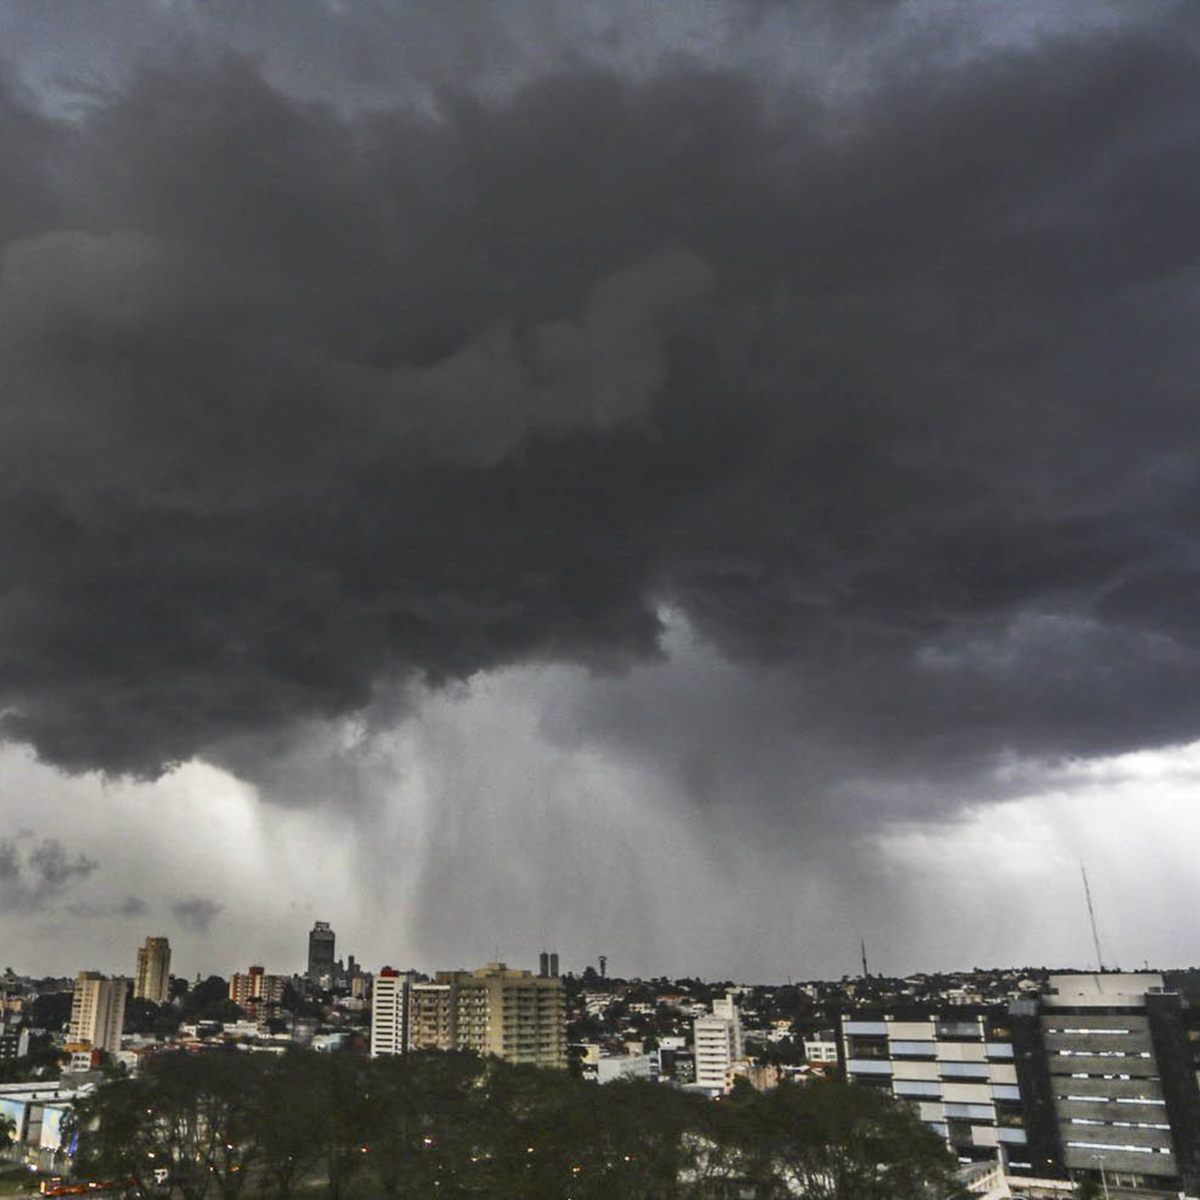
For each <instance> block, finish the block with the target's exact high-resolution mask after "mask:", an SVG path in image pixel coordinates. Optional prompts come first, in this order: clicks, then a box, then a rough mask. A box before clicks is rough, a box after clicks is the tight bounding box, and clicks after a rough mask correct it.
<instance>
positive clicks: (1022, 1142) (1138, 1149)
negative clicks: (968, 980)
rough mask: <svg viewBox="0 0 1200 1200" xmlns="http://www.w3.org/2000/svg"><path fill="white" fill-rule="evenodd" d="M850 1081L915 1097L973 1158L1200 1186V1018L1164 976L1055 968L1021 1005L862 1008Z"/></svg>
mask: <svg viewBox="0 0 1200 1200" xmlns="http://www.w3.org/2000/svg"><path fill="white" fill-rule="evenodd" d="M839 1049H840V1053H841V1056H842V1063H843V1066H844V1069H845V1072H846V1077H847V1078H848V1079H849V1080H851V1081H852V1082H854V1083H858V1084H861V1085H865V1086H873V1087H880V1088H884V1089H886V1090H887V1091H889V1092H890V1093H891V1094H892V1095H893V1096H895V1097H897V1098H898V1099H903V1100H907V1101H909V1102H910V1103H912V1104H913V1105H914V1106H915V1107H916V1109H917V1111H918V1112H919V1114H920V1116H921V1119H922V1120H923V1121H925V1122H926V1123H927V1124H929V1125H930V1126H931V1127H932V1128H933V1129H935V1130H937V1131H938V1132H939V1133H940V1134H941V1135H942V1136H943V1137H944V1138H945V1139H946V1144H947V1146H948V1147H949V1148H950V1149H951V1150H952V1151H953V1152H954V1153H955V1154H956V1155H957V1157H958V1159H959V1162H960V1163H962V1164H964V1165H967V1164H984V1163H989V1162H995V1163H998V1164H999V1165H1000V1167H1002V1168H1003V1170H1004V1172H1005V1173H1006V1174H1008V1175H1010V1176H1013V1177H1018V1176H1031V1177H1037V1178H1042V1179H1048V1180H1055V1179H1061V1180H1066V1179H1072V1180H1076V1181H1082V1180H1084V1179H1089V1178H1090V1179H1091V1180H1092V1181H1093V1182H1094V1183H1095V1184H1096V1186H1097V1187H1099V1188H1101V1189H1102V1190H1103V1189H1113V1190H1114V1191H1117V1190H1119V1191H1120V1194H1129V1193H1133V1194H1141V1195H1145V1196H1147V1197H1171V1200H1175V1198H1176V1197H1178V1196H1180V1195H1188V1196H1193V1195H1200V1086H1198V1084H1197V1067H1198V1066H1200V1062H1197V1061H1196V1060H1197V1058H1200V1024H1197V1023H1196V1022H1195V1020H1194V1018H1191V1019H1190V1014H1189V1010H1187V1009H1185V1007H1184V1006H1183V1004H1182V1001H1181V999H1180V997H1179V996H1178V995H1176V994H1174V993H1170V992H1166V991H1165V990H1164V989H1163V980H1162V977H1161V976H1159V975H1153V974H1144V975H1143V974H1123V973H1119V972H1105V973H1101V974H1095V975H1053V976H1051V977H1050V979H1049V983H1048V986H1047V989H1046V991H1045V992H1044V993H1043V994H1041V995H1035V996H1031V997H1028V998H1025V999H1021V1000H1017V1001H1014V1002H1013V1003H1012V1004H1010V1005H1009V1006H1008V1007H1007V1009H1003V1008H1000V1007H992V1008H986V1009H979V1010H971V1011H968V1010H966V1009H964V1008H961V1007H954V1008H946V1009H944V1010H941V1011H938V1012H932V1013H930V1012H910V1013H899V1012H897V1013H888V1014H880V1015H871V1016H867V1015H865V1014H863V1015H855V1016H851V1017H847V1018H844V1019H843V1021H842V1023H841V1028H840V1031H839Z"/></svg>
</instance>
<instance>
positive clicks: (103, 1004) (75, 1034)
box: [68, 971, 128, 1054]
mask: <svg viewBox="0 0 1200 1200" xmlns="http://www.w3.org/2000/svg"><path fill="white" fill-rule="evenodd" d="M127 983H128V981H127V980H125V979H124V978H122V977H120V976H118V977H117V978H116V979H106V978H105V977H104V976H103V975H101V974H99V973H98V972H96V971H80V972H79V974H78V976H77V977H76V979H75V994H74V996H73V998H72V1000H71V1027H70V1034H69V1035H68V1040H69V1043H71V1044H74V1045H77V1046H82V1045H86V1046H88V1047H90V1048H91V1049H93V1050H105V1051H107V1052H108V1053H109V1054H116V1053H117V1051H118V1050H120V1049H121V1026H122V1025H123V1024H124V1022H125V992H126V988H127Z"/></svg>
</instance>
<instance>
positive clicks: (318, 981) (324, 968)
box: [305, 921, 335, 987]
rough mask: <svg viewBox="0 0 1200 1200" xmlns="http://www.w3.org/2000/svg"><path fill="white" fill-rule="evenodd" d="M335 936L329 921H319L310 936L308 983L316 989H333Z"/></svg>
mask: <svg viewBox="0 0 1200 1200" xmlns="http://www.w3.org/2000/svg"><path fill="white" fill-rule="evenodd" d="M334 940H335V935H334V932H333V930H332V928H330V925H329V922H328V921H317V922H316V923H315V924H314V925H313V927H312V929H311V930H310V932H309V935H308V970H307V971H306V972H305V975H306V976H307V978H308V982H309V983H311V984H313V985H314V986H316V987H332V986H333V982H334V979H333V975H334V958H333V954H334Z"/></svg>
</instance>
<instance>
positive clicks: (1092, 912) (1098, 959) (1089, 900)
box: [1079, 863, 1104, 975]
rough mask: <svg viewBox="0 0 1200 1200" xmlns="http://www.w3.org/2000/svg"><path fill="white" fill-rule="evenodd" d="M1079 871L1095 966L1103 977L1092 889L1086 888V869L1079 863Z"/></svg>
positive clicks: (1102, 959) (1102, 963) (1102, 960)
mask: <svg viewBox="0 0 1200 1200" xmlns="http://www.w3.org/2000/svg"><path fill="white" fill-rule="evenodd" d="M1079 869H1080V871H1082V872H1083V894H1084V896H1086V897H1087V909H1088V920H1089V921H1091V923H1092V942H1093V943H1094V944H1095V947H1096V966H1097V967H1099V968H1100V974H1101V975H1103V974H1104V958H1103V957H1102V956H1101V954H1100V933H1099V931H1098V930H1097V929H1096V909H1095V908H1094V907H1093V905H1092V889H1091V888H1090V887H1089V886H1088V877H1087V867H1085V866H1084V865H1083V863H1080V864H1079Z"/></svg>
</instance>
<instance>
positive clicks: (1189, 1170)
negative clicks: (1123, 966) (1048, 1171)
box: [1038, 972, 1200, 1195]
mask: <svg viewBox="0 0 1200 1200" xmlns="http://www.w3.org/2000/svg"><path fill="white" fill-rule="evenodd" d="M1038 1007H1039V1024H1040V1027H1041V1032H1042V1037H1043V1040H1044V1042H1045V1047H1046V1053H1047V1062H1048V1067H1049V1075H1050V1080H1051V1087H1052V1093H1053V1102H1054V1115H1055V1118H1056V1121H1057V1124H1058V1130H1059V1136H1060V1138H1061V1142H1062V1148H1063V1161H1064V1163H1065V1165H1066V1167H1067V1169H1068V1171H1070V1172H1071V1173H1072V1175H1075V1176H1079V1175H1083V1174H1090V1175H1093V1176H1101V1175H1102V1178H1101V1180H1100V1182H1101V1183H1102V1184H1103V1186H1105V1187H1111V1188H1130V1189H1140V1190H1149V1191H1160V1192H1164V1193H1167V1194H1170V1195H1177V1194H1179V1193H1180V1191H1181V1190H1182V1191H1183V1192H1186V1193H1187V1194H1188V1195H1196V1194H1200V1089H1198V1087H1197V1081H1196V1072H1195V1070H1194V1063H1193V1062H1192V1052H1191V1049H1190V1046H1189V1037H1188V1030H1187V1027H1186V1024H1185V1021H1184V1009H1183V1006H1182V1003H1181V1000H1180V997H1179V996H1178V995H1177V994H1175V993H1172V992H1167V991H1165V990H1164V988H1163V979H1162V976H1161V975H1155V974H1150V973H1146V974H1122V973H1117V972H1113V973H1104V974H1099V975H1053V976H1051V977H1050V989H1049V991H1047V993H1046V994H1045V995H1043V996H1042V997H1040V1000H1039V1005H1038Z"/></svg>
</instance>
